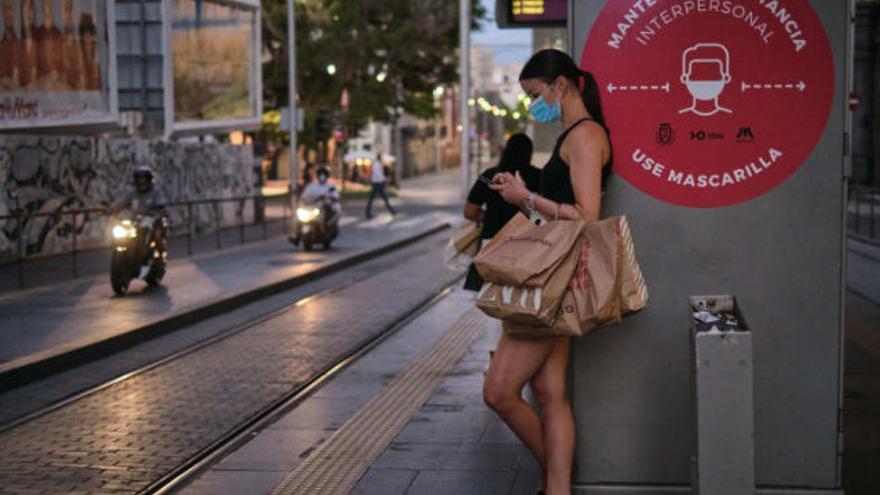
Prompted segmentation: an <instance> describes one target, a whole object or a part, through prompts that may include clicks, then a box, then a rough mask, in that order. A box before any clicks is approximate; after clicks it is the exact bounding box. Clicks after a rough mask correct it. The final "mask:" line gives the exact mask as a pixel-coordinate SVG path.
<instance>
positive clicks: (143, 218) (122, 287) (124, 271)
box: [110, 215, 168, 296]
mask: <svg viewBox="0 0 880 495" xmlns="http://www.w3.org/2000/svg"><path fill="white" fill-rule="evenodd" d="M111 232H112V233H113V258H112V260H111V262H110V285H111V286H112V287H113V292H115V293H116V295H119V296H122V295H125V293H126V292H128V285H129V284H130V283H131V281H132V280H134V279H136V278H139V279H143V280H144V281H145V282H146V283H147V285H149V286H150V287H155V286H156V285H159V283H160V282H161V281H162V278H163V277H164V276H165V265H166V263H167V258H168V253H167V251H166V247H165V246H166V239H167V235H168V234H167V232H168V218H167V217H166V216H164V215H161V216H149V215H122V216H120V217H119V218H118V219H116V220H115V221H114V222H113V228H112V230H111Z"/></svg>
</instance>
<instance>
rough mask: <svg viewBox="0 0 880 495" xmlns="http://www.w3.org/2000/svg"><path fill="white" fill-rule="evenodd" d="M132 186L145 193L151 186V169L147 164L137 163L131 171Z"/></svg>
mask: <svg viewBox="0 0 880 495" xmlns="http://www.w3.org/2000/svg"><path fill="white" fill-rule="evenodd" d="M132 178H133V179H134V187H135V189H137V192H139V193H145V192H147V191H149V190H150V189H152V188H153V169H152V168H150V166H149V165H138V166H136V167H135V168H134V171H133V172H132Z"/></svg>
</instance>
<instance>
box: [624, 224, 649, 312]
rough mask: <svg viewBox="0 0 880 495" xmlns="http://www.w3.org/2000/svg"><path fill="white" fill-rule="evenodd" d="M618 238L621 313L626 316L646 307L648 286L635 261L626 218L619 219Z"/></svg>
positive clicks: (633, 246)
mask: <svg viewBox="0 0 880 495" xmlns="http://www.w3.org/2000/svg"><path fill="white" fill-rule="evenodd" d="M620 238H621V243H622V245H623V259H622V266H621V273H620V304H621V312H622V313H623V314H624V315H626V314H629V313H634V312H636V311H640V310H642V309H644V308H645V306H647V305H648V285H647V283H646V282H645V277H644V276H643V275H642V269H641V268H640V267H639V263H638V261H636V250H635V244H633V240H632V233H631V232H630V230H629V222H627V221H626V217H623V216H622V217H620Z"/></svg>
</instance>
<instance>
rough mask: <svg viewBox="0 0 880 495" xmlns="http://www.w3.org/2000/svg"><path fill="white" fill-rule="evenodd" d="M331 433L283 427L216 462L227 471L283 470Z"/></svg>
mask: <svg viewBox="0 0 880 495" xmlns="http://www.w3.org/2000/svg"><path fill="white" fill-rule="evenodd" d="M328 436H329V433H328V432H326V431H324V430H280V431H276V432H274V434H272V435H258V436H257V437H256V438H254V439H253V440H252V441H250V442H248V443H247V444H245V445H244V446H242V447H241V448H240V449H238V450H237V451H236V453H235V454H236V455H232V456H229V457H227V458H226V459H224V460H223V461H222V462H220V464H218V465H217V469H219V470H226V471H282V472H287V471H289V470H291V469H293V468H295V467H296V466H297V465H298V464H299V463H300V462H302V458H301V457H300V456H301V455H303V454H304V453H305V452H307V451H309V450H310V449H312V448H314V446H315V445H318V444H319V443H320V442H321V441H322V440H324V439H326V438H327V437H328Z"/></svg>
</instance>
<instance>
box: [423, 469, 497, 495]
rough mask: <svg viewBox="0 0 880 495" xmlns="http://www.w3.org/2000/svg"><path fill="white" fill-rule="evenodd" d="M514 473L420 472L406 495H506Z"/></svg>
mask: <svg viewBox="0 0 880 495" xmlns="http://www.w3.org/2000/svg"><path fill="white" fill-rule="evenodd" d="M514 476H515V473H514V472H512V471H511V472H487V471H422V472H420V473H419V475H418V476H417V477H416V479H415V481H413V484H412V487H410V489H409V491H407V494H411V495H423V494H430V495H507V494H508V493H510V490H511V488H512V487H513V482H514Z"/></svg>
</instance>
